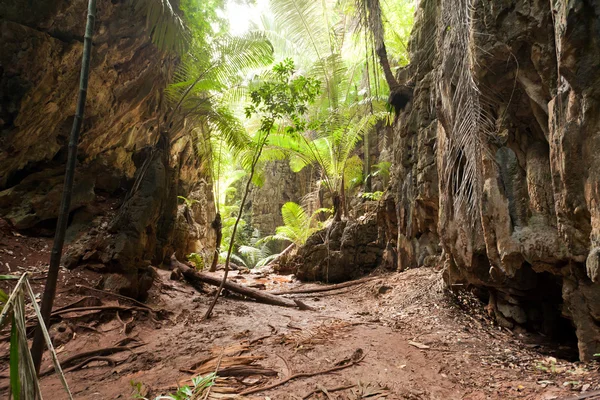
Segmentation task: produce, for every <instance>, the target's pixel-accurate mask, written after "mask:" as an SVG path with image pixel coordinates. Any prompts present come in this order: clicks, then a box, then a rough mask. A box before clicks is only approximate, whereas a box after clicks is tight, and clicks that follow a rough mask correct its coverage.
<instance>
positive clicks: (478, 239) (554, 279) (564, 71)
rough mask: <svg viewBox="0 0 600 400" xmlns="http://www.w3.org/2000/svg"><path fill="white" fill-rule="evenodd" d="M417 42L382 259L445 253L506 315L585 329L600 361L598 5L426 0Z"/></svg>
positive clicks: (416, 260) (401, 261)
mask: <svg viewBox="0 0 600 400" xmlns="http://www.w3.org/2000/svg"><path fill="white" fill-rule="evenodd" d="M410 49H411V65H410V67H409V68H408V69H407V71H405V72H406V73H407V74H408V79H410V80H411V81H412V83H413V84H414V86H415V89H414V98H413V100H412V102H411V103H410V104H409V105H408V107H407V108H406V109H405V110H404V112H402V113H401V114H400V115H399V116H398V118H397V120H396V122H395V135H394V143H393V145H392V148H393V151H394V171H393V177H392V185H391V190H389V192H388V194H387V197H386V199H385V201H384V202H383V204H384V207H383V208H384V209H385V210H387V212H384V214H386V215H387V216H388V218H387V220H388V221H391V222H390V223H388V225H389V227H391V228H389V229H387V230H386V231H387V235H386V240H387V243H388V246H387V247H386V257H384V258H385V259H386V260H389V261H390V262H394V261H396V262H397V268H399V269H405V268H412V267H417V266H420V265H423V264H425V263H426V262H427V261H426V260H431V257H436V256H441V260H442V261H443V263H444V265H445V267H446V274H445V276H446V278H447V280H448V281H449V283H458V282H463V283H465V282H466V283H470V284H473V285H476V286H480V287H483V288H487V291H488V293H489V301H490V304H491V305H492V306H493V309H495V312H496V315H497V318H498V321H499V322H500V323H502V324H505V325H507V326H513V325H523V326H527V327H530V328H533V329H536V330H539V331H542V332H545V333H548V334H554V335H568V334H569V332H572V331H573V330H574V331H575V333H576V335H577V339H578V343H579V355H580V358H581V359H582V360H590V359H591V358H592V357H593V354H595V353H599V352H600V282H599V281H600V273H599V270H598V268H599V267H598V266H599V264H600V263H599V254H600V250H599V246H600V245H599V241H600V235H599V233H600V219H599V217H600V189H599V187H600V186H599V182H600V158H599V157H598V153H599V151H600V4H599V3H598V2H592V1H586V0H572V1H567V0H556V1H552V2H548V1H533V2H531V1H520V0H507V1H494V2H483V1H478V0H460V1H458V2H456V1H449V0H423V1H421V2H420V4H419V7H418V11H417V14H416V23H415V27H414V31H413V34H412V38H411V43H410ZM390 209H395V213H391V212H389V211H390ZM394 219H395V221H392V220H394ZM396 229H397V231H396ZM573 328H574V329H573Z"/></svg>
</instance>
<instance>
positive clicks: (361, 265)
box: [289, 213, 383, 283]
mask: <svg viewBox="0 0 600 400" xmlns="http://www.w3.org/2000/svg"><path fill="white" fill-rule="evenodd" d="M378 232H379V229H378V224H377V215H376V214H373V213H371V214H367V215H365V216H363V217H361V218H359V219H358V220H356V221H340V222H335V221H334V222H332V224H331V226H329V227H327V228H325V229H322V230H320V231H318V232H316V233H314V234H313V235H312V236H311V237H309V238H308V240H307V241H306V243H305V244H304V246H302V247H300V248H299V249H298V253H297V254H296V256H295V257H293V258H292V259H291V260H290V262H289V263H290V264H292V265H296V266H297V268H296V270H295V274H296V277H297V278H298V279H300V280H305V281H321V282H329V283H337V282H343V281H347V280H350V279H354V278H358V277H360V276H362V275H364V274H365V273H368V272H370V271H372V270H374V269H375V268H376V267H377V266H378V265H379V264H381V258H382V255H383V244H382V243H381V241H380V240H379V237H380V236H379V234H378Z"/></svg>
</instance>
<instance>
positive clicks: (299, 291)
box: [270, 276, 380, 295]
mask: <svg viewBox="0 0 600 400" xmlns="http://www.w3.org/2000/svg"><path fill="white" fill-rule="evenodd" d="M376 279H380V278H379V277H375V276H369V277H366V278H362V279H357V280H355V281H350V282H344V283H338V284H336V285H326V286H319V287H316V288H307V289H291V290H280V291H277V292H270V293H271V294H274V295H281V294H302V293H319V292H329V291H332V290H337V289H343V288H346V287H350V286H354V285H360V284H361V283H365V282H369V281H374V280H376Z"/></svg>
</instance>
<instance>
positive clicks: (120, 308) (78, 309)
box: [51, 306, 152, 317]
mask: <svg viewBox="0 0 600 400" xmlns="http://www.w3.org/2000/svg"><path fill="white" fill-rule="evenodd" d="M94 310H116V311H144V312H152V310H151V309H148V308H147V307H137V306H90V307H75V308H67V309H65V310H59V311H53V312H52V315H51V316H52V317H55V316H57V315H61V314H66V313H71V312H81V311H94Z"/></svg>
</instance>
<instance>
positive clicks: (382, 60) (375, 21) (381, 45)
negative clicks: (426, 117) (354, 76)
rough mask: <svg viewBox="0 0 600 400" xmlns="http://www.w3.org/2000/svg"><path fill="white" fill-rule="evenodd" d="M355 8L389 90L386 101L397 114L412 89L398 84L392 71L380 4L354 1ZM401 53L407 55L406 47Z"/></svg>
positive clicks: (400, 83) (370, 1)
mask: <svg viewBox="0 0 600 400" xmlns="http://www.w3.org/2000/svg"><path fill="white" fill-rule="evenodd" d="M355 8H356V15H357V16H358V19H359V22H360V26H362V27H363V28H364V29H365V31H366V32H367V33H368V34H369V35H370V38H371V40H370V41H368V42H370V43H369V44H370V45H371V46H372V48H373V52H374V53H375V54H377V58H378V60H379V65H380V66H381V68H382V69H383V74H384V77H385V81H386V82H387V85H388V87H389V90H390V96H389V100H388V101H389V103H390V104H392V105H393V106H394V107H395V109H396V112H398V111H399V110H400V109H402V108H404V106H405V105H406V104H407V103H408V102H409V101H410V99H412V88H411V87H409V86H408V85H407V84H406V82H398V80H397V79H396V76H395V74H394V72H393V71H392V67H391V65H390V60H389V57H388V52H387V47H386V44H385V30H384V25H383V18H384V17H383V12H382V8H381V2H380V0H355ZM369 35H366V36H369ZM395 39H396V42H397V41H398V39H399V38H398V37H396V38H395ZM400 41H401V38H400ZM367 53H368V52H367ZM403 53H404V54H407V53H408V51H407V49H406V46H405V47H404V52H403Z"/></svg>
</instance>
